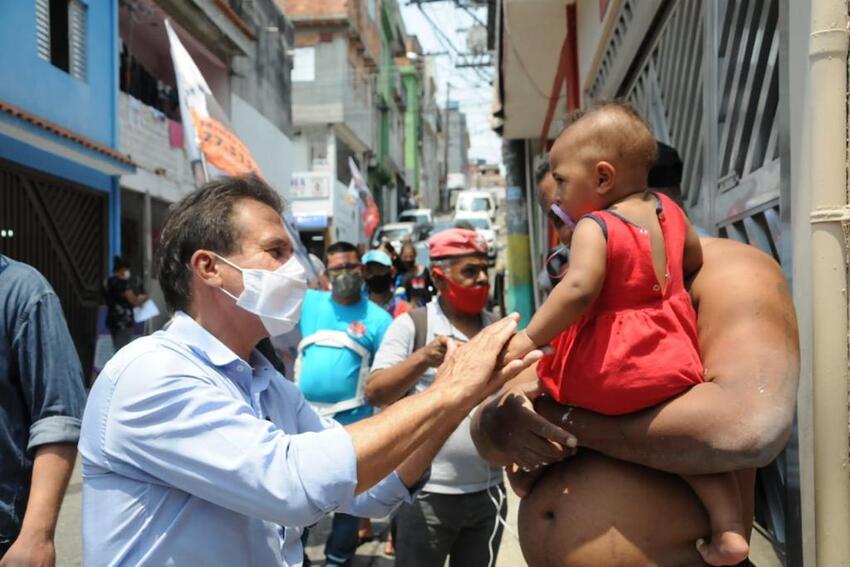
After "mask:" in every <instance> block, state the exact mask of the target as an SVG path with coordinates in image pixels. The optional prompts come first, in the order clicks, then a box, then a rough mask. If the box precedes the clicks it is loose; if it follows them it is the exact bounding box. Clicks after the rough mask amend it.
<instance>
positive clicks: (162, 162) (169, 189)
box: [118, 93, 195, 203]
mask: <svg viewBox="0 0 850 567" xmlns="http://www.w3.org/2000/svg"><path fill="white" fill-rule="evenodd" d="M118 102H119V108H118V119H119V123H118V124H119V125H118V149H119V150H120V151H121V153H123V154H126V155H129V156H130V157H131V158H132V159H133V161H135V162H136V163H137V164H138V167H137V168H136V173H135V174H133V175H122V176H121V186H122V187H126V188H127V189H131V190H133V191H137V192H139V193H145V192H149V193H150V194H151V196H152V197H156V198H158V199H162V200H163V201H167V202H169V203H173V202H175V201H179V200H180V199H181V198H182V197H183V196H184V195H186V194H187V193H189V192H190V191H192V190H193V189H194V188H195V185H194V180H193V178H192V171H191V168H190V167H189V161H188V160H187V158H186V152H185V151H184V150H183V148H172V147H171V146H170V144H169V142H168V121H167V119H166V118H165V115H164V114H162V113H161V112H159V111H157V110H155V109H153V108H151V107H149V106H147V105H145V104H144V103H142V102H141V101H139V100H136V99H134V98H133V97H131V96H130V95H128V94H126V93H119V96H118Z"/></svg>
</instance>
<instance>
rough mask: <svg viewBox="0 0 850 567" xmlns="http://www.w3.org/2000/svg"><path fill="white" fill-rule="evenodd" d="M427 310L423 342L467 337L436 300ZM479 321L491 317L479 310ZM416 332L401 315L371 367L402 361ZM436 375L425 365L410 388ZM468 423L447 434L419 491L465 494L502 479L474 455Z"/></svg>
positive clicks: (417, 388)
mask: <svg viewBox="0 0 850 567" xmlns="http://www.w3.org/2000/svg"><path fill="white" fill-rule="evenodd" d="M426 310H427V313H428V332H427V334H426V337H425V344H428V343H429V342H431V341H432V340H434V338H435V337H437V336H439V335H444V336H447V337H451V338H454V339H458V340H462V341H466V340H467V337H466V336H465V335H464V334H463V333H461V332H460V331H458V330H457V329H456V328H455V327H454V326H452V324H451V323H450V322H449V320H448V318H447V317H446V315H445V313H443V310H442V309H441V308H440V302H439V301H438V300H436V299H435V300H434V301H431V302H430V303H428V305H427V306H426ZM481 316H482V319H483V323H484V324H485V325H489V324H490V323H492V322H493V321H494V320H495V319H494V318H493V316H492V315H491V314H489V313H487V312H484V313H482V315H481ZM415 334H416V331H415V329H414V327H413V319H411V318H410V316H409V315H406V314H405V315H402V316H401V317H399V318H398V319H396V320H395V321H393V322H392V324H391V325H390V326H389V328H388V329H387V332H386V334H385V335H384V341H383V343H381V346H380V348H379V349H378V353H377V354H376V355H375V361H374V363H373V364H372V370H373V371H375V370H382V369H384V368H389V367H391V366H395V365H396V364H399V363H400V362H403V361H404V360H405V359H406V358H407V357H409V356H410V355H411V354H412V353H413V343H414V336H415ZM436 374H437V370H436V369H435V368H429V369H428V370H426V371H425V373H424V374H423V375H422V377H421V378H420V379H419V380H418V381H417V382H416V385H415V386H414V390H415V391H416V392H421V391H422V390H424V389H425V388H427V387H428V386H430V385H431V384H433V383H434V376H435V375H436ZM471 423H472V419H471V418H470V416H467V417H466V418H465V419H464V420H463V421H462V422H461V423H460V425H459V426H458V428H457V429H455V431H454V433H452V434H451V436H450V437H449V439H448V441H446V444H445V445H443V448H442V449H440V452H439V453H437V456H436V457H435V458H434V463H433V464H432V466H431V479H430V480H429V481H428V484H426V485H425V487H424V488H423V490H425V491H427V492H437V493H440V494H468V493H471V492H479V491H481V490H486V489H488V488H490V487H492V486H494V485H496V484H499V483H500V482H502V469H501V467H494V466H491V465H490V464H489V463H487V462H486V461H485V460H484V459H482V458H481V457H480V456H479V455H478V451H477V450H476V448H475V444H474V443H473V442H472V436H471V434H470V432H469V426H470V424H471Z"/></svg>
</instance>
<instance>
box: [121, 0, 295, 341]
mask: <svg viewBox="0 0 850 567" xmlns="http://www.w3.org/2000/svg"><path fill="white" fill-rule="evenodd" d="M166 19H169V21H170V22H171V24H172V26H173V27H174V28H175V30H176V32H177V34H178V36H179V38H180V40H181V42H182V43H183V44H184V46H185V47H186V49H187V51H188V52H189V54H190V56H191V57H192V59H193V61H194V62H195V63H196V65H197V66H198V68H199V69H200V71H201V73H202V74H203V76H204V79H205V80H206V81H207V83H208V84H209V86H210V88H211V90H212V92H213V96H214V98H215V100H216V102H217V103H218V104H219V105H220V106H221V108H222V110H223V111H224V113H225V115H226V116H227V117H229V119H230V123H231V125H232V128H233V131H234V133H235V134H236V135H237V136H239V138H240V139H241V140H242V141H243V143H244V144H245V145H246V146H247V147H248V149H249V150H250V151H251V153H252V155H253V157H254V159H255V160H256V162H257V163H258V165H259V167H260V169H261V171H262V173H263V176H264V177H265V179H266V180H267V181H268V182H269V183H270V184H271V185H272V187H274V188H275V189H276V190H277V191H278V193H279V194H280V195H281V196H283V197H286V196H287V195H288V189H289V183H290V178H291V174H292V170H291V163H292V159H291V155H292V141H291V137H292V114H291V106H290V97H291V94H290V91H291V86H290V83H289V58H288V56H287V51H288V50H289V49H290V48H291V46H292V42H293V38H292V33H293V30H292V26H291V24H290V23H289V22H288V20H287V19H286V18H285V17H284V15H283V13H282V12H281V11H280V8H279V7H278V6H277V5H276V4H275V3H274V0H259V1H255V2H250V3H249V2H236V1H233V2H230V3H229V4H228V3H217V4H215V5H212V4H209V3H206V2H195V1H190V2H180V1H176V0H124V1H122V2H120V3H119V12H118V22H119V39H120V45H119V47H118V48H117V53H118V58H119V64H120V67H119V76H120V80H119V88H120V92H119V93H118V102H119V138H120V140H119V145H120V149H121V151H122V152H124V153H126V154H128V155H130V156H132V157H133V159H134V161H135V162H136V163H137V164H138V167H137V170H136V173H135V174H133V175H127V176H124V177H123V178H122V180H121V187H122V197H123V199H122V202H123V206H122V214H121V224H122V228H123V231H122V235H123V239H122V254H123V255H124V256H125V257H126V259H127V260H128V261H129V262H130V263H131V272H132V273H134V274H138V276H137V277H138V278H139V279H138V281H136V282H134V283H136V284H138V285H141V286H143V287H144V288H145V289H146V290H147V291H149V292H150V294H151V296H152V297H153V298H154V301H156V302H157V303H158V304H159V306H160V308H161V311H163V312H164V309H162V308H163V307H164V300H163V298H162V296H161V292H160V290H159V286H158V284H157V281H156V277H155V273H154V270H153V259H154V256H155V251H156V248H157V244H158V239H159V233H160V230H161V228H162V225H163V223H164V221H165V216H166V213H167V211H168V206H169V205H170V204H171V203H174V202H176V201H178V200H179V199H180V198H182V197H183V196H184V195H186V194H187V193H189V192H190V191H192V190H193V189H194V188H195V186H196V180H195V179H194V176H193V174H192V170H191V167H190V164H189V160H188V155H187V153H186V150H185V140H184V139H183V124H182V119H183V117H182V116H181V115H180V105H179V101H178V98H177V88H176V82H175V76H174V68H173V65H172V60H171V55H170V50H169V43H168V37H167V35H166V31H165V20H166ZM164 320H165V318H164V317H162V318H160V319H159V320H157V321H155V322H154V326H155V325H158V324H161V323H162V322H164Z"/></svg>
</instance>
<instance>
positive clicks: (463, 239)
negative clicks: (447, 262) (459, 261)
mask: <svg viewBox="0 0 850 567" xmlns="http://www.w3.org/2000/svg"><path fill="white" fill-rule="evenodd" d="M428 248H429V250H430V254H429V255H430V257H431V259H432V260H442V259H443V258H452V257H456V256H470V255H473V254H483V255H485V256H486V255H487V241H486V240H484V237H483V236H481V235H480V234H478V233H477V232H475V231H474V230H467V229H465V228H450V229H448V230H444V231H442V232H438V233H437V234H435V235H434V236H432V237H431V238H430V239H429V240H428Z"/></svg>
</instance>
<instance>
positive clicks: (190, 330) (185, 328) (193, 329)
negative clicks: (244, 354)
mask: <svg viewBox="0 0 850 567" xmlns="http://www.w3.org/2000/svg"><path fill="white" fill-rule="evenodd" d="M166 333H168V334H169V335H170V336H171V337H172V338H173V339H176V340H177V341H179V342H181V343H183V344H185V345H186V346H188V347H189V348H191V349H192V350H193V351H195V353H196V354H199V355H201V356H203V357H204V358H206V359H207V360H209V361H210V362H211V363H212V364H213V366H219V367H220V366H227V365H228V364H231V363H232V362H234V361H237V360H239V361H242V359H241V358H239V356H238V355H237V354H236V353H235V352H233V351H232V350H230V349H229V348H227V347H226V346H225V345H224V343H222V342H221V341H220V340H218V339H217V338H215V336H213V334H212V333H210V332H209V331H207V330H206V329H204V328H203V327H202V326H200V325H199V324H198V322H197V321H195V320H194V319H192V318H191V317H190V316H189V315H187V314H186V313H184V312H182V311H178V312H176V313H175V314H174V319H172V321H171V325H169V327H168V330H167V331H166ZM242 362H244V361H242Z"/></svg>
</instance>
